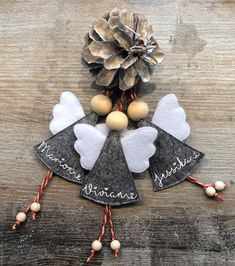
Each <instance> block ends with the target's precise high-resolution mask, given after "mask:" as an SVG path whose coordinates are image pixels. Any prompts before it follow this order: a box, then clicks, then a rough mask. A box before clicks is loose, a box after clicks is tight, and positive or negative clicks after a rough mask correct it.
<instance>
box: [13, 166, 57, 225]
mask: <svg viewBox="0 0 235 266" xmlns="http://www.w3.org/2000/svg"><path fill="white" fill-rule="evenodd" d="M52 177H53V172H52V171H51V170H49V171H48V172H47V174H46V175H45V177H44V178H43V181H42V183H41V185H40V187H39V189H38V193H37V195H36V197H35V198H34V199H33V201H32V203H34V202H37V203H39V200H40V198H41V197H42V194H43V191H44V189H45V188H46V187H47V186H48V183H49V182H50V181H51V179H52ZM32 203H30V204H29V205H28V207H27V208H26V209H24V210H23V211H22V212H23V213H25V214H27V213H28V212H29V210H30V207H31V205H32ZM32 218H33V220H35V219H36V212H32ZM19 225H20V222H19V221H16V222H15V224H14V225H13V226H12V229H13V230H15V229H16V228H17V227H18V226H19Z"/></svg>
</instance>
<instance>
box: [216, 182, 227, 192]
mask: <svg viewBox="0 0 235 266" xmlns="http://www.w3.org/2000/svg"><path fill="white" fill-rule="evenodd" d="M214 186H215V189H216V190H217V191H222V190H224V189H225V187H226V185H225V183H224V182H223V181H216V182H215V184H214Z"/></svg>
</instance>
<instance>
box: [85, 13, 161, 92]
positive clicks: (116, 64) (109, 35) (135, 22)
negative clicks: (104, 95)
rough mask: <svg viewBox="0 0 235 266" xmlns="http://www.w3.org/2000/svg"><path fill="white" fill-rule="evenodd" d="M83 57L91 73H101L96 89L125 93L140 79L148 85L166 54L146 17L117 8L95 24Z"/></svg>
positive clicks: (89, 34)
mask: <svg viewBox="0 0 235 266" xmlns="http://www.w3.org/2000/svg"><path fill="white" fill-rule="evenodd" d="M82 57H83V59H84V60H85V61H86V62H87V63H88V65H89V66H90V69H97V70H98V74H97V77H96V84H97V85H101V86H105V87H114V86H119V88H120V89H121V90H124V91H125V90H128V89H130V88H132V87H133V86H134V85H135V84H136V83H137V82H138V81H139V80H140V79H141V80H142V81H143V82H148V81H149V80H150V76H151V72H152V71H151V70H152V67H153V66H154V65H156V64H157V63H161V62H162V61H163V59H164V54H163V53H161V52H160V51H159V46H158V44H157V42H156V40H155V39H154V38H153V30H152V26H151V25H149V24H148V21H147V19H146V18H145V17H144V16H142V15H140V14H134V13H132V12H131V11H129V10H126V9H123V10H119V9H117V8H115V9H113V10H112V11H111V12H109V13H107V14H105V15H104V16H103V17H102V18H100V19H98V20H96V21H95V22H94V24H93V26H92V28H91V30H90V32H89V33H88V38H87V44H86V46H85V47H84V48H83V50H82Z"/></svg>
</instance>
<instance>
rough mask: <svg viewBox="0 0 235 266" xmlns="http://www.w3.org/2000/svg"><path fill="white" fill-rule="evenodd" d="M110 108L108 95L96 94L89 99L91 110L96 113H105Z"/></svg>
mask: <svg viewBox="0 0 235 266" xmlns="http://www.w3.org/2000/svg"><path fill="white" fill-rule="evenodd" d="M111 109H112V102H111V100H110V98H109V97H107V96H105V95H103V94H98V95H96V96H94V97H93V98H92V99H91V110H92V111H93V112H95V113H97V114H98V115H107V114H108V113H109V112H110V111H111Z"/></svg>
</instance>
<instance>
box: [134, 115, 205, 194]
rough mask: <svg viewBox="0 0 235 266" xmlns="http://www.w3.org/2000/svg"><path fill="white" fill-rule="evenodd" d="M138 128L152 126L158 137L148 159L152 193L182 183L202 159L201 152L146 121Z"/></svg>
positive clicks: (142, 121)
mask: <svg viewBox="0 0 235 266" xmlns="http://www.w3.org/2000/svg"><path fill="white" fill-rule="evenodd" d="M138 126H140V127H146V126H152V127H154V128H156V129H157V130H158V137H157V139H156V141H155V142H154V144H155V146H156V152H155V154H154V155H153V156H152V157H151V158H150V173H151V177H152V181H153V189H154V191H158V190H162V189H165V188H169V187H172V186H174V185H176V184H178V183H180V182H182V181H184V180H185V179H186V178H187V177H188V176H189V175H191V173H192V171H193V170H194V169H195V167H196V166H197V165H198V164H199V162H200V160H201V159H202V158H203V157H204V154H203V153H202V152H200V151H198V150H196V149H194V148H192V147H190V146H189V145H187V144H185V143H183V142H181V141H180V140H178V139H177V138H175V137H174V136H172V135H170V134H168V133H167V132H166V131H164V130H162V129H161V128H159V127H157V126H155V125H154V124H152V123H151V122H149V121H147V120H141V121H140V122H139V123H138Z"/></svg>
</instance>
